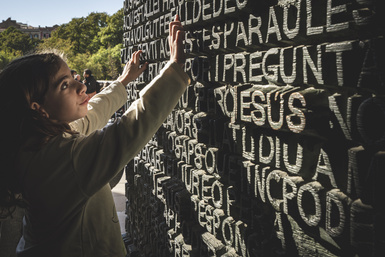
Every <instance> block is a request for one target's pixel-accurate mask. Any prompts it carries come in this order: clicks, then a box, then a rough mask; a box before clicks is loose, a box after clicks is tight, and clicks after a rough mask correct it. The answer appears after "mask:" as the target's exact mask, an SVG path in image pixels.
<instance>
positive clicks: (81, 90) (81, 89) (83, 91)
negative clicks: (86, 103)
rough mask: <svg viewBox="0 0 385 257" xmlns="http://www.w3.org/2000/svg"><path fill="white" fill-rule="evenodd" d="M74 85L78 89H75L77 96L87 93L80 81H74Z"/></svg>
mask: <svg viewBox="0 0 385 257" xmlns="http://www.w3.org/2000/svg"><path fill="white" fill-rule="evenodd" d="M76 83H78V88H77V92H78V94H79V95H81V94H84V93H85V92H86V91H87V86H86V85H84V84H83V83H82V82H80V81H76Z"/></svg>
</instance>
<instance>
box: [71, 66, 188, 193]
mask: <svg viewBox="0 0 385 257" xmlns="http://www.w3.org/2000/svg"><path fill="white" fill-rule="evenodd" d="M189 83H190V79H189V77H188V75H187V74H186V73H185V72H184V71H183V70H182V68H181V67H180V66H179V65H178V64H176V63H173V62H169V63H167V65H166V66H165V67H164V68H163V69H162V71H161V72H160V74H159V75H158V76H157V77H155V78H154V80H153V81H152V82H151V83H150V84H148V85H147V86H146V87H145V88H144V89H143V90H142V91H141V92H140V94H139V99H137V100H136V101H135V102H133V104H131V106H130V107H129V109H128V110H127V111H126V112H125V113H124V115H123V116H122V118H121V119H120V120H118V121H117V122H115V123H114V124H112V125H110V126H106V127H104V128H103V129H102V130H97V131H95V132H94V133H92V134H90V135H89V136H80V137H77V138H76V141H75V143H74V145H73V150H72V155H73V158H72V160H73V165H74V169H75V172H76V174H77V175H76V176H77V178H78V180H79V181H80V183H81V187H82V188H83V190H84V193H85V194H87V195H90V194H93V193H95V192H96V191H97V190H99V189H100V188H101V187H103V186H104V185H105V184H106V183H108V182H109V181H110V180H111V179H112V178H113V177H114V176H115V175H116V174H117V173H118V172H119V171H120V170H121V169H122V168H123V167H124V166H125V165H126V164H127V163H128V162H129V161H130V160H131V159H132V158H133V157H134V156H135V155H136V154H137V153H138V152H139V151H140V150H141V149H142V148H143V147H144V145H145V144H146V143H147V142H148V141H149V140H150V139H151V137H152V136H153V135H154V133H155V132H156V131H157V130H158V129H159V127H160V126H161V124H162V123H163V121H164V120H165V119H166V118H167V115H168V114H169V113H170V112H171V111H172V109H173V108H174V107H175V106H176V104H177V102H178V100H179V98H180V97H181V95H182V94H183V92H184V91H185V90H186V88H187V86H188V85H189Z"/></svg>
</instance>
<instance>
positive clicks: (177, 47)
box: [169, 15, 186, 67]
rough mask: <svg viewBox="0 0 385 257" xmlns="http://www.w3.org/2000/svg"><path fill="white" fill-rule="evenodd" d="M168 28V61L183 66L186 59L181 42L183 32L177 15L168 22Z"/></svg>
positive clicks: (183, 35)
mask: <svg viewBox="0 0 385 257" xmlns="http://www.w3.org/2000/svg"><path fill="white" fill-rule="evenodd" d="M169 28H170V29H169V31H170V35H169V45H170V61H173V62H176V63H178V64H179V65H180V66H181V67H183V65H184V63H185V60H186V57H185V53H184V44H183V40H184V37H185V32H184V30H183V26H182V23H181V22H180V20H179V15H176V16H175V20H174V21H172V22H170V25H169Z"/></svg>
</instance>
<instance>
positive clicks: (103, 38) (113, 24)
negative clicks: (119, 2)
mask: <svg viewBox="0 0 385 257" xmlns="http://www.w3.org/2000/svg"><path fill="white" fill-rule="evenodd" d="M123 17H124V13H123V8H122V9H120V10H119V11H117V12H116V13H115V14H113V15H111V16H109V17H108V18H107V26H106V27H103V28H101V29H100V31H99V33H98V40H100V44H101V46H103V47H106V48H107V47H109V46H111V47H115V46H116V45H118V44H121V43H122V42H123Z"/></svg>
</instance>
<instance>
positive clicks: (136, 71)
mask: <svg viewBox="0 0 385 257" xmlns="http://www.w3.org/2000/svg"><path fill="white" fill-rule="evenodd" d="M141 53H142V50H139V51H135V52H134V53H133V54H132V57H131V59H130V60H129V61H128V62H127V63H126V66H124V70H123V73H122V75H120V76H119V78H118V81H120V82H121V83H122V84H123V85H124V86H126V85H127V84H128V83H130V82H131V81H134V80H135V79H137V78H138V77H139V75H140V74H142V72H143V71H144V70H145V69H147V65H148V63H147V62H146V63H145V64H143V65H142V67H140V61H139V58H140V55H141Z"/></svg>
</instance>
